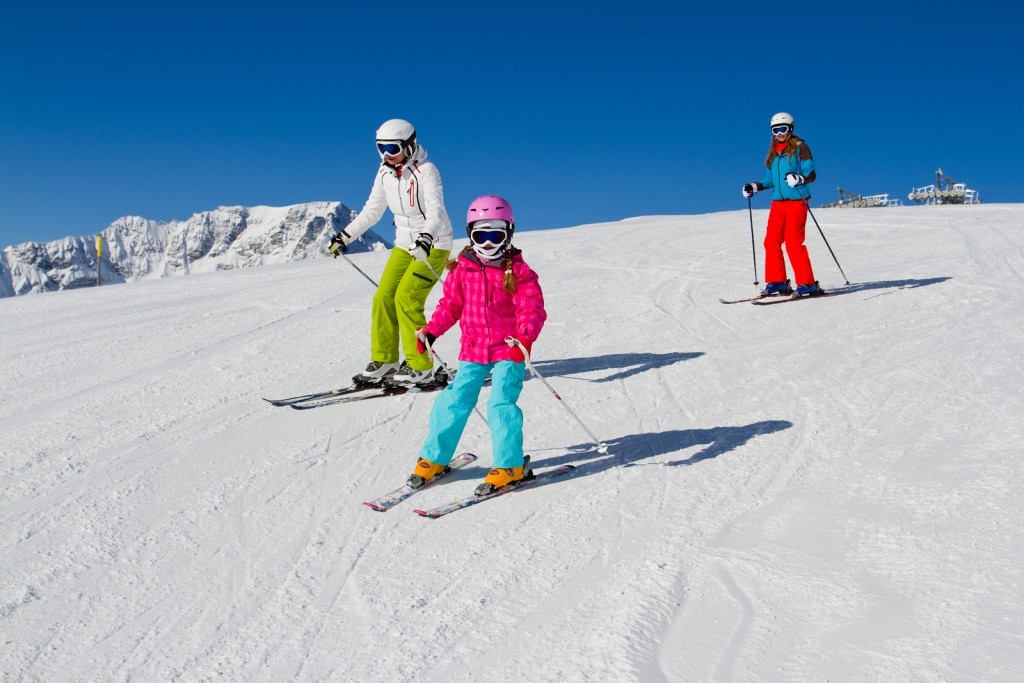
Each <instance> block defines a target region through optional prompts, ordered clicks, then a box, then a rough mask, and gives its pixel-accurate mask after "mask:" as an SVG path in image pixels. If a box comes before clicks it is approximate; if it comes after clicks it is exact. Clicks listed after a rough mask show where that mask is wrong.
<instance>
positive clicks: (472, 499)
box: [413, 465, 576, 519]
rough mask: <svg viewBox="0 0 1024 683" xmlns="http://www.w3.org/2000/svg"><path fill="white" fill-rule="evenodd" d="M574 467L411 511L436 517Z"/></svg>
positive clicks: (560, 473) (562, 467) (535, 482)
mask: <svg viewBox="0 0 1024 683" xmlns="http://www.w3.org/2000/svg"><path fill="white" fill-rule="evenodd" d="M574 469H576V466H575V465H562V466H561V467H557V468H555V469H553V470H547V471H546V472H541V473H540V474H538V475H536V476H534V477H532V478H531V479H524V480H523V481H519V482H516V483H515V484H509V485H508V486H503V487H501V488H500V489H498V490H497V491H494V492H493V493H488V494H485V495H483V496H476V495H473V496H467V497H465V498H460V499H459V500H454V501H452V502H451V503H448V504H447V505H441V506H438V507H436V508H431V509H429V510H413V512H415V513H416V514H417V515H419V516H420V517H430V518H431V519H437V518H438V517H444V516H445V515H447V514H449V513H451V512H455V511H456V510H461V509H462V508H468V507H469V506H471V505H476V504H477V503H482V502H484V501H485V500H490V499H491V498H497V497H498V496H503V495H505V494H506V493H512V492H513V491H519V490H521V489H525V488H529V487H530V486H533V485H534V484H537V483H538V482H541V481H545V480H547V479H553V478H554V477H560V476H562V475H563V474H569V473H570V472H572V471H573V470H574Z"/></svg>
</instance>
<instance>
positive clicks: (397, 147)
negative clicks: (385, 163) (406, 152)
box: [377, 140, 402, 157]
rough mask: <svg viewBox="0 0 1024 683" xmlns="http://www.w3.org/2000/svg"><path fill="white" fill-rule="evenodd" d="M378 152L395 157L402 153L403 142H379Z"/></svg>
mask: <svg viewBox="0 0 1024 683" xmlns="http://www.w3.org/2000/svg"><path fill="white" fill-rule="evenodd" d="M377 151H378V152H380V153H381V154H384V155H387V156H389V157H393V156H396V155H398V154H399V153H400V152H401V151H402V143H401V142H381V141H380V140H378V141H377Z"/></svg>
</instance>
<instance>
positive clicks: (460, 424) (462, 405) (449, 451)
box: [420, 360, 526, 468]
mask: <svg viewBox="0 0 1024 683" xmlns="http://www.w3.org/2000/svg"><path fill="white" fill-rule="evenodd" d="M525 367H526V366H525V364H524V363H513V362H512V361H510V360H503V361H498V362H497V363H483V364H481V363H467V362H466V361H460V362H459V371H458V372H457V373H455V381H454V382H452V383H451V384H449V385H448V386H447V387H445V389H444V391H442V392H441V393H440V395H439V396H438V397H437V400H436V401H435V402H434V408H433V410H431V411H430V434H428V435H427V440H426V442H424V444H423V450H422V452H421V453H420V455H421V456H422V457H424V458H426V459H427V460H429V461H430V462H433V463H437V464H438V465H447V464H448V463H449V462H451V460H452V456H454V455H455V449H456V447H457V446H458V445H459V439H460V438H462V432H463V430H465V428H466V421H467V420H469V414H470V413H471V412H473V408H474V407H475V406H476V400H477V398H478V397H479V396H480V389H481V387H483V385H484V381H485V380H486V379H487V374H488V373H490V372H491V371H492V369H493V374H492V376H491V398H490V399H489V400H488V401H487V422H488V423H489V424H490V427H491V447H492V449H493V455H494V464H493V465H492V467H496V468H506V467H519V466H521V465H522V464H523V411H522V410H520V409H519V406H518V405H516V401H518V400H519V394H520V393H521V392H522V391H523V372H524V369H525Z"/></svg>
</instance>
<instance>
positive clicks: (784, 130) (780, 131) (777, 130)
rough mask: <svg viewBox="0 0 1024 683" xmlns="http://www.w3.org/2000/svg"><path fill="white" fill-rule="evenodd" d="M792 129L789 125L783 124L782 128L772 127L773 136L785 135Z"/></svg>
mask: <svg viewBox="0 0 1024 683" xmlns="http://www.w3.org/2000/svg"><path fill="white" fill-rule="evenodd" d="M791 129H792V127H791V126H790V125H789V124H788V123H783V124H782V125H780V126H772V135H785V134H786V133H788V132H789V131H790V130H791Z"/></svg>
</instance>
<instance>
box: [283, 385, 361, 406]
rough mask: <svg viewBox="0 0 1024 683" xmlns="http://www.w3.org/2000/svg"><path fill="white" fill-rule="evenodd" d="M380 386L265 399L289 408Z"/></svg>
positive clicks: (354, 386) (353, 387)
mask: <svg viewBox="0 0 1024 683" xmlns="http://www.w3.org/2000/svg"><path fill="white" fill-rule="evenodd" d="M378 388H380V385H379V384H353V385H352V386H349V387H343V388H341V389H330V390H328V391H318V392H315V393H312V394H303V395H302V396H290V397H289V398H265V399H263V400H264V401H266V402H267V403H269V404H270V405H272V406H278V407H283V406H288V405H292V404H293V403H304V402H306V401H316V400H320V399H324V398H333V397H335V396H345V395H346V394H354V393H356V392H359V391H366V390H368V389H378Z"/></svg>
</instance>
